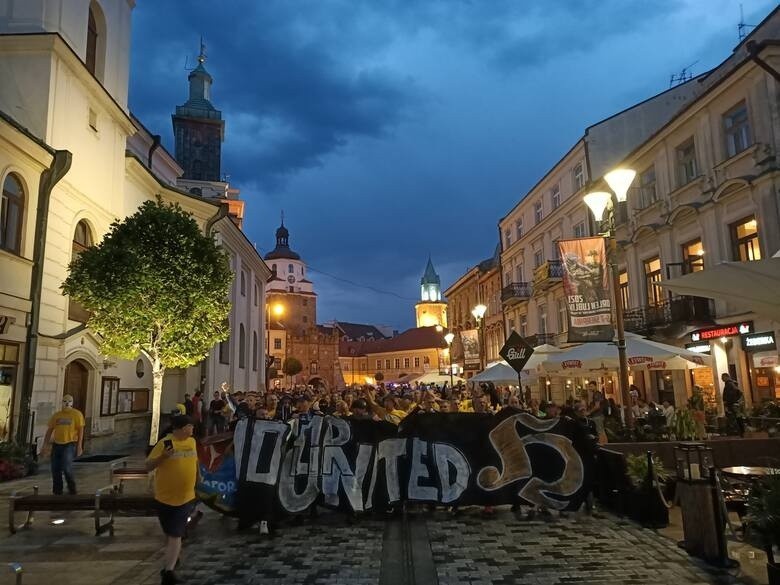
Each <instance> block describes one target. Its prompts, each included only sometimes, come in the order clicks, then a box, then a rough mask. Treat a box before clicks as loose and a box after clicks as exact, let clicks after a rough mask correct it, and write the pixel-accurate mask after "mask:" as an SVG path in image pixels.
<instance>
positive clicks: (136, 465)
mask: <svg viewBox="0 0 780 585" xmlns="http://www.w3.org/2000/svg"><path fill="white" fill-rule="evenodd" d="M151 477H152V476H151V473H150V472H149V471H147V469H146V462H145V461H140V462H139V461H134V462H132V463H131V462H129V461H122V462H121V463H112V464H111V468H110V470H109V483H110V484H111V485H115V486H117V488H118V490H119V493H123V492H124V487H125V482H126V481H137V480H145V481H147V482H148V481H150V480H151Z"/></svg>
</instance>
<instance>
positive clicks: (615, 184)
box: [583, 168, 636, 428]
mask: <svg viewBox="0 0 780 585" xmlns="http://www.w3.org/2000/svg"><path fill="white" fill-rule="evenodd" d="M635 177H636V171H634V170H632V169H625V168H622V169H615V170H613V171H610V172H608V173H607V174H606V175H604V179H605V180H606V181H607V184H608V185H609V188H610V189H612V191H613V192H614V193H615V199H614V200H613V199H612V193H610V192H609V191H593V192H591V193H588V194H587V195H585V196H584V197H583V201H584V202H585V205H587V206H588V207H589V208H590V210H591V212H592V213H593V217H594V219H595V220H596V221H597V222H599V223H601V221H602V219H603V218H604V211H606V210H608V209H609V210H611V213H610V214H609V216H608V225H607V232H606V233H605V234H604V236H605V237H606V238H607V241H608V242H609V258H610V260H611V262H610V265H611V268H612V298H613V299H614V303H615V329H617V348H618V362H619V364H620V395H621V396H622V399H623V404H624V405H625V409H626V410H625V413H626V415H625V416H626V426H627V427H628V428H633V427H634V411H633V410H632V409H631V395H630V393H629V390H628V361H627V360H626V332H625V327H624V324H623V301H622V299H621V298H620V276H619V274H618V265H617V240H616V238H615V211H616V205H617V204H616V203H615V201H617V203H625V201H626V199H627V197H628V188H629V187H630V186H631V183H632V182H633V180H634V178H635Z"/></svg>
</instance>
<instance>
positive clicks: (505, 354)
mask: <svg viewBox="0 0 780 585" xmlns="http://www.w3.org/2000/svg"><path fill="white" fill-rule="evenodd" d="M533 353H534V348H533V347H532V346H531V344H530V343H528V342H527V341H526V340H525V339H523V338H522V337H521V336H520V334H518V333H517V331H512V333H511V334H510V335H509V339H507V340H506V343H505V344H504V347H502V348H501V351H499V352H498V355H500V356H501V357H502V358H504V359H505V360H506V363H508V364H509V365H510V366H512V368H513V369H514V370H515V372H517V373H518V375H519V374H520V372H522V371H523V368H524V367H525V364H527V363H528V360H530V359H531V355H532V354H533Z"/></svg>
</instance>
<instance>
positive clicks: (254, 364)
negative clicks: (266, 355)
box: [252, 331, 259, 372]
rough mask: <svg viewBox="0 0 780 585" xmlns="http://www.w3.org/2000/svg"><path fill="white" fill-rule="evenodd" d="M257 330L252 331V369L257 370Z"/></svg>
mask: <svg viewBox="0 0 780 585" xmlns="http://www.w3.org/2000/svg"><path fill="white" fill-rule="evenodd" d="M258 357H259V356H258V353H257V331H254V332H253V333H252V371H255V372H256V371H257V359H258Z"/></svg>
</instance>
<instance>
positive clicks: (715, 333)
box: [691, 321, 753, 342]
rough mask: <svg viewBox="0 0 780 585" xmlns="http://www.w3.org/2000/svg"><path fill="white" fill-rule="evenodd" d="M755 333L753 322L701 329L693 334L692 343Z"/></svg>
mask: <svg viewBox="0 0 780 585" xmlns="http://www.w3.org/2000/svg"><path fill="white" fill-rule="evenodd" d="M752 332H753V321H745V322H744V323H732V324H731V325H720V326H718V327H712V328H711V329H699V330H698V331H694V332H693V333H691V341H694V342H695V341H703V340H705V339H717V338H718V337H734V336H735V335H746V334H748V333H752Z"/></svg>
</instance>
